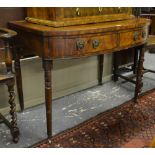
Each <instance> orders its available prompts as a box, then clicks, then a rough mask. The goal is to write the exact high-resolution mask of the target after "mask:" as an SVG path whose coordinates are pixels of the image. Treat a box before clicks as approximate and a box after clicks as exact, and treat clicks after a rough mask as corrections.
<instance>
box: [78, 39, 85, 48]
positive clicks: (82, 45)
mask: <svg viewBox="0 0 155 155" xmlns="http://www.w3.org/2000/svg"><path fill="white" fill-rule="evenodd" d="M84 44H85V42H84V41H83V40H78V41H77V42H76V48H77V50H82V49H83V48H84Z"/></svg>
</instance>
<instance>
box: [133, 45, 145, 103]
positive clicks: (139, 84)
mask: <svg viewBox="0 0 155 155" xmlns="http://www.w3.org/2000/svg"><path fill="white" fill-rule="evenodd" d="M144 52H145V45H142V46H140V47H139V60H138V66H137V70H136V73H137V75H136V88H135V97H134V99H135V102H137V99H138V95H139V94H140V93H141V91H142V87H143V81H142V78H143V62H144Z"/></svg>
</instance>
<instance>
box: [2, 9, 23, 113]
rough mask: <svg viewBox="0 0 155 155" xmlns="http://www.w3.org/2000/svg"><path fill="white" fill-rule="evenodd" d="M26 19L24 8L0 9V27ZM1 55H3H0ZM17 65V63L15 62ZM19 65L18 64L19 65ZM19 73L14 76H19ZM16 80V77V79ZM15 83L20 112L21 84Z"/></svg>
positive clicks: (21, 99) (18, 81)
mask: <svg viewBox="0 0 155 155" xmlns="http://www.w3.org/2000/svg"><path fill="white" fill-rule="evenodd" d="M25 17H26V8H19V7H18V8H16V7H0V27H7V26H8V25H7V24H8V21H13V20H24V18H25ZM0 47H1V45H0ZM2 55H3V54H2ZM16 63H17V62H16ZM19 65H20V63H19ZM20 74H21V73H20V72H18V74H17V75H16V76H20ZM17 79H18V77H17ZM16 82H17V91H18V94H19V95H18V98H19V105H20V108H21V111H23V110H24V100H23V91H22V84H21V83H20V82H21V81H20V80H16Z"/></svg>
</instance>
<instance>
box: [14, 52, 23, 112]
mask: <svg viewBox="0 0 155 155" xmlns="http://www.w3.org/2000/svg"><path fill="white" fill-rule="evenodd" d="M14 60H15V65H14V68H15V74H16V84H17V92H18V99H19V104H20V109H21V111H23V110H24V97H23V84H22V74H21V67H20V56H19V54H18V51H17V50H16V51H15V52H14Z"/></svg>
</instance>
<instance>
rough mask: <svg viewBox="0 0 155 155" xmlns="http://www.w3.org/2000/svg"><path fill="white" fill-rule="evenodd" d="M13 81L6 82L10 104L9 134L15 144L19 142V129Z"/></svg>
mask: <svg viewBox="0 0 155 155" xmlns="http://www.w3.org/2000/svg"><path fill="white" fill-rule="evenodd" d="M14 83H15V81H14V80H13V79H11V80H10V81H8V82H7V86H8V92H9V104H10V115H11V122H10V123H11V126H10V129H11V134H12V137H13V141H14V142H15V143H17V142H18V140H19V129H18V127H17V115H16V104H15V92H14Z"/></svg>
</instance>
